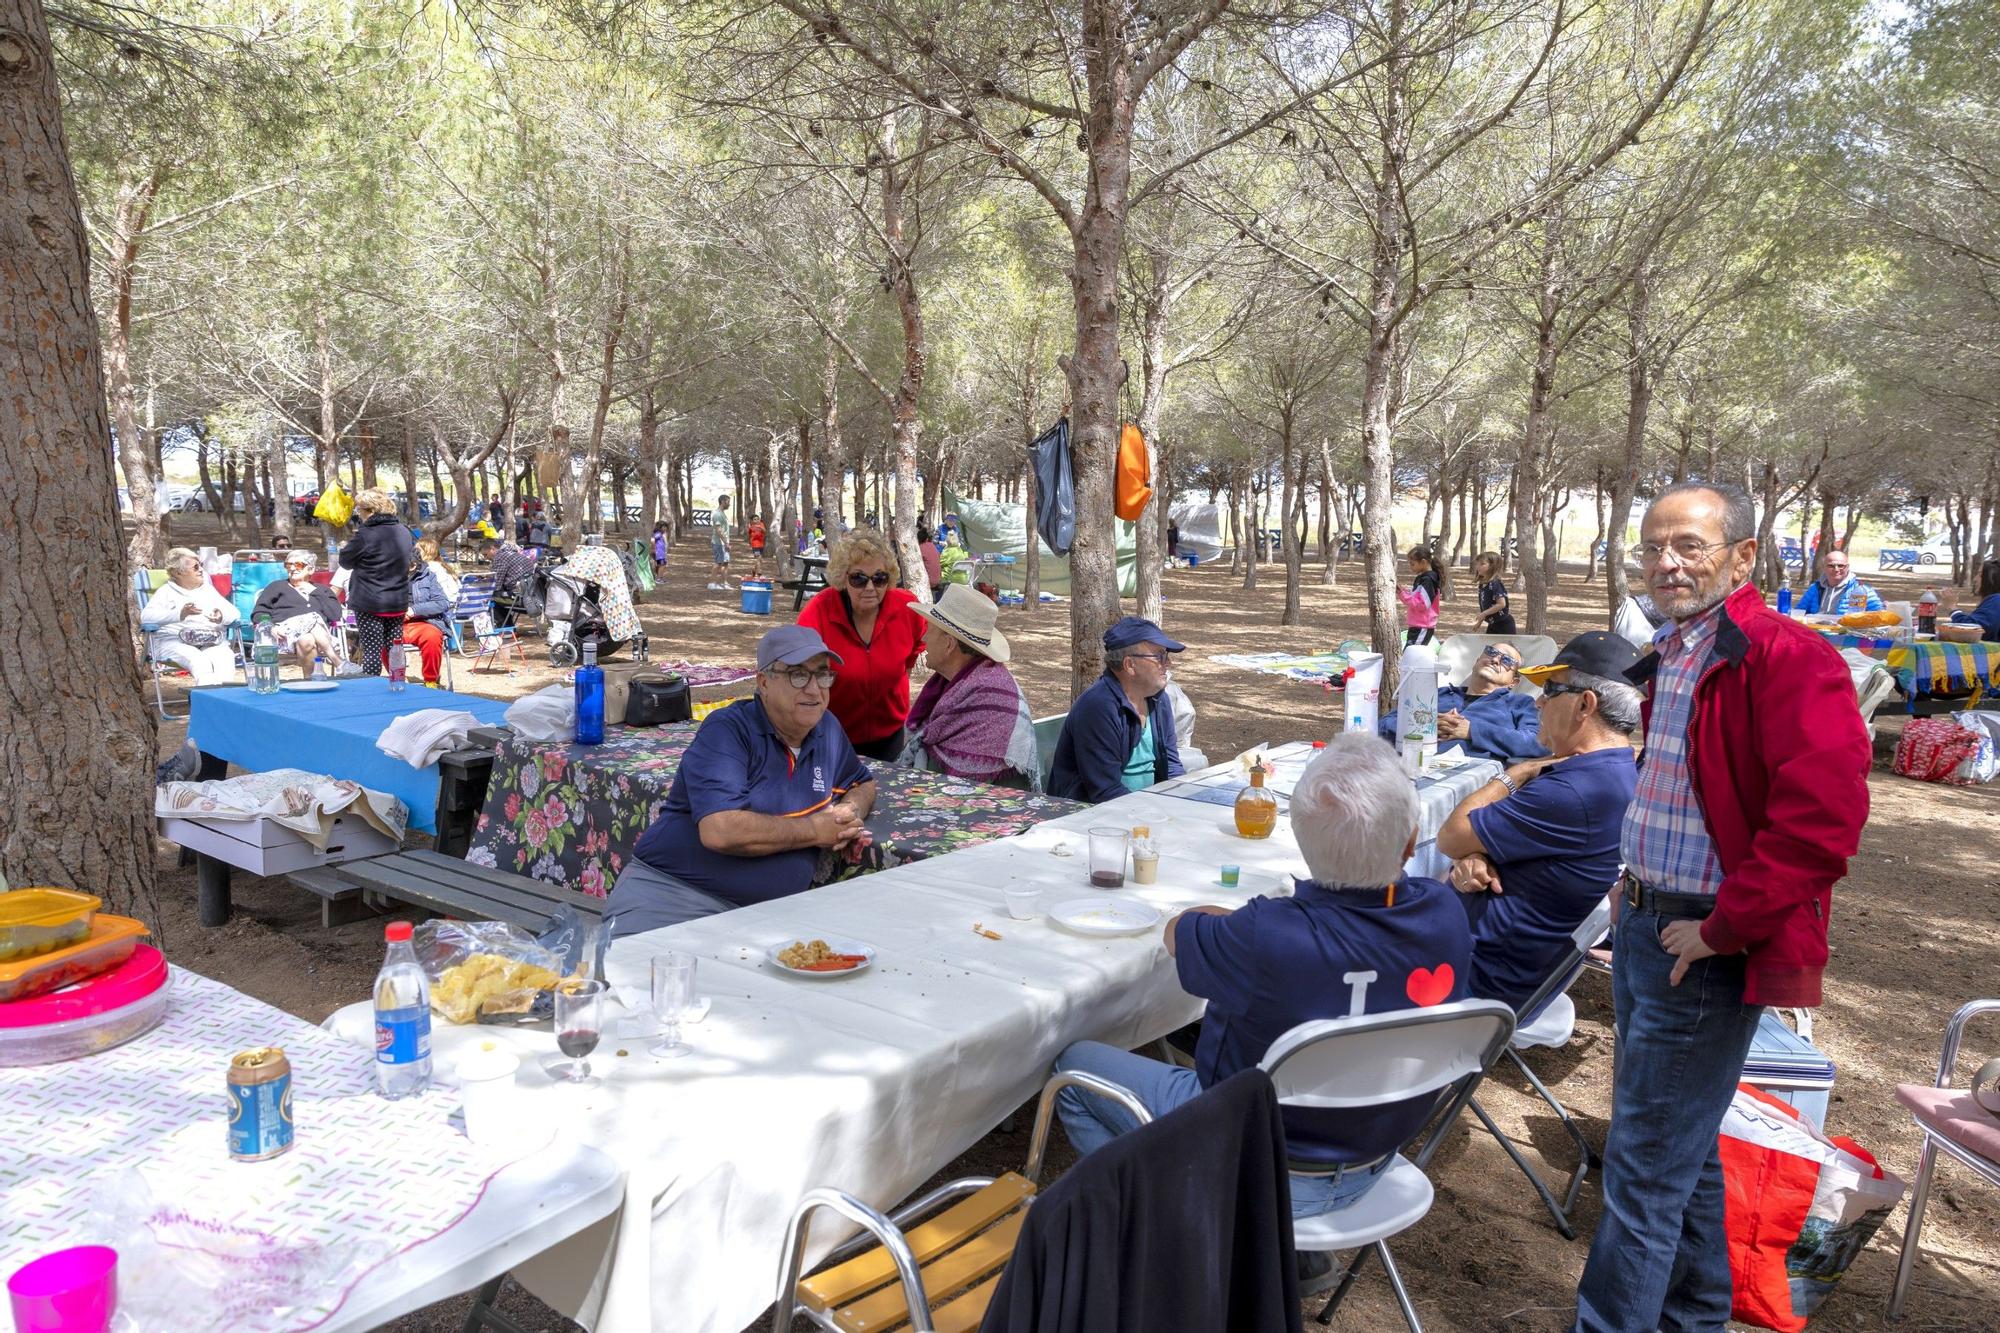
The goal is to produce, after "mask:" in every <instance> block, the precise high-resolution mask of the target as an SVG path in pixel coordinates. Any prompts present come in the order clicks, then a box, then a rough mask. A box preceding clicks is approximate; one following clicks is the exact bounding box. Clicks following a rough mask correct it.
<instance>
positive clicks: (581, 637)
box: [529, 565, 625, 667]
mask: <svg viewBox="0 0 2000 1333" xmlns="http://www.w3.org/2000/svg"><path fill="white" fill-rule="evenodd" d="M534 582H535V585H536V587H535V593H534V596H533V597H532V598H531V599H529V600H530V601H539V602H540V603H541V608H542V609H541V615H542V624H543V626H544V633H545V635H546V637H547V638H548V643H549V662H550V663H551V664H552V665H554V666H559V667H570V666H575V665H576V664H577V663H578V662H579V661H581V660H582V658H583V645H584V644H586V643H595V644H596V645H597V660H598V661H600V662H602V661H603V660H604V659H605V658H607V657H609V656H610V655H611V654H613V653H615V652H617V651H618V650H619V649H620V648H623V647H624V646H625V641H624V640H623V639H614V638H612V637H611V628H610V626H609V625H608V624H607V623H606V622H605V619H604V610H603V607H602V605H601V602H600V598H601V597H602V595H603V594H602V591H601V590H600V589H599V588H598V586H597V585H596V584H595V583H592V582H590V581H589V580H587V579H582V578H578V577H576V576H575V575H573V574H570V573H568V572H566V571H565V570H564V568H563V567H562V566H560V565H559V566H557V567H556V568H554V569H548V570H537V571H536V574H535V579H534Z"/></svg>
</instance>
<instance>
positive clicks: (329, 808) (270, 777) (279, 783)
mask: <svg viewBox="0 0 2000 1333" xmlns="http://www.w3.org/2000/svg"><path fill="white" fill-rule="evenodd" d="M350 810H351V811H353V812H354V813H355V814H357V815H359V816H360V817H361V818H362V819H363V820H365V821H366V822H367V824H368V826H369V827H370V828H372V829H374V830H375V831H376V832H377V833H380V834H382V835H383V836H384V837H386V838H393V839H395V840H396V841H397V842H401V841H402V840H403V831H404V830H405V829H406V828H408V827H409V823H410V808H409V807H408V806H407V805H404V804H403V802H402V800H401V799H400V798H398V797H395V796H391V795H389V794H388V793H387V792H380V791H371V790H369V789H368V788H366V787H364V786H362V785H361V784H360V783H358V782H348V781H346V780H345V779H342V778H330V777H328V776H326V775H325V774H324V773H308V772H306V771H305V770H304V769H300V768H272V769H267V770H265V771H264V772H262V773H244V774H242V775H240V776H238V777H233V778H223V779H221V780H219V781H215V782H169V783H167V784H165V785H164V786H161V787H157V788H155V789H154V791H153V813H154V814H155V815H157V816H160V817H161V818H172V819H232V820H242V821H244V822H246V823H247V822H248V821H250V820H253V819H272V820H276V821H277V822H278V823H279V824H281V825H283V826H284V827H285V828H288V829H291V830H292V831H293V832H294V833H297V834H298V835H299V836H300V837H302V838H304V839H305V840H306V841H307V842H309V843H311V844H312V845H313V848H314V849H315V850H316V851H322V852H323V851H325V850H326V844H327V840H328V839H329V838H331V837H332V836H333V820H334V816H336V815H340V814H345V813H347V812H348V811H350Z"/></svg>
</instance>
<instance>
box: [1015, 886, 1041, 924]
mask: <svg viewBox="0 0 2000 1333" xmlns="http://www.w3.org/2000/svg"><path fill="white" fill-rule="evenodd" d="M1041 905H1042V891H1041V890H1040V889H1037V888H1019V889H1009V890H1007V915H1008V916H1011V917H1013V918H1014V919H1015V920H1016V921H1030V920H1033V919H1034V916H1035V914H1036V912H1037V910H1038V909H1039V908H1040V907H1041Z"/></svg>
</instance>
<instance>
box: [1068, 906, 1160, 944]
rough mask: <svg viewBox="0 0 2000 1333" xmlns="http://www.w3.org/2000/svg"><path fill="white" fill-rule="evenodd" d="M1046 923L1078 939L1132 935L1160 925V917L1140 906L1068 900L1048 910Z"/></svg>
mask: <svg viewBox="0 0 2000 1333" xmlns="http://www.w3.org/2000/svg"><path fill="white" fill-rule="evenodd" d="M1049 920H1051V921H1053V922H1055V923H1056V924H1057V925H1059V926H1062V927H1064V928H1065V929H1068V930H1073V931H1075V932H1076V933H1077V934H1079V935H1136V934H1138V933H1139V932H1140V931H1142V930H1150V929H1151V928H1152V927H1154V926H1157V925H1159V924H1160V913H1159V911H1158V910H1157V909H1156V908H1152V907H1148V906H1147V905H1146V904H1144V903H1132V902H1107V901H1105V900H1104V899H1102V898H1072V899H1070V900H1069V901H1068V902H1065V903H1057V904H1056V905H1055V906H1054V907H1051V908H1050V909H1049Z"/></svg>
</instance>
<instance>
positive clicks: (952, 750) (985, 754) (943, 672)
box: [903, 583, 1041, 790]
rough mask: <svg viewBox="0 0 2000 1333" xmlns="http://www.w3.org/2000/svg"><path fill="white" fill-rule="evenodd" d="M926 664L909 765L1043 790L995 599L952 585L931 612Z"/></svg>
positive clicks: (927, 612) (927, 610)
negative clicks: (928, 675)
mask: <svg viewBox="0 0 2000 1333" xmlns="http://www.w3.org/2000/svg"><path fill="white" fill-rule="evenodd" d="M910 610H911V611H912V612H914V613H916V614H917V615H919V616H922V617H923V618H924V619H926V620H928V621H929V622H930V625H929V627H928V628H926V630H925V631H924V657H925V660H927V661H928V662H929V663H930V665H931V670H932V671H934V672H936V673H937V674H935V675H933V676H932V677H931V678H930V679H929V680H928V681H926V682H925V683H924V688H923V689H922V690H921V691H920V692H919V693H918V694H917V697H916V699H915V701H914V702H912V703H911V705H910V717H909V722H908V724H907V726H908V730H909V738H908V742H907V743H906V744H905V746H904V748H903V763H904V764H906V765H908V766H910V767H913V768H924V769H930V770H932V771H934V772H939V773H947V774H950V775H951V776H952V777H956V778H971V779H974V780H975V781H979V782H997V783H1001V784H1003V785H1006V786H1022V787H1027V788H1028V789H1030V790H1038V789H1039V788H1040V785H1041V772H1040V766H1039V765H1038V764H1037V763H1036V760H1035V729H1034V724H1033V723H1032V722H1031V721H1030V720H1029V718H1028V700H1027V696H1026V695H1024V694H1022V693H1021V686H1020V684H1019V682H1017V681H1016V680H1015V679H1014V674H1013V673H1012V672H1011V671H1009V670H1007V658H1008V656H1009V650H1008V647H1007V636H1006V635H1004V634H1002V633H1001V632H1000V630H999V628H998V626H997V624H996V623H995V622H996V621H997V620H998V619H999V608H998V607H996V606H994V604H993V601H992V599H991V598H989V597H986V596H984V595H983V594H981V593H976V592H974V591H973V590H972V589H970V588H968V587H965V586H964V585H963V584H957V583H953V584H948V585H947V586H946V587H945V590H944V595H943V596H942V597H940V598H939V599H938V600H937V601H936V602H935V603H933V604H932V605H930V606H922V605H916V604H913V605H912V606H911V607H910Z"/></svg>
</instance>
